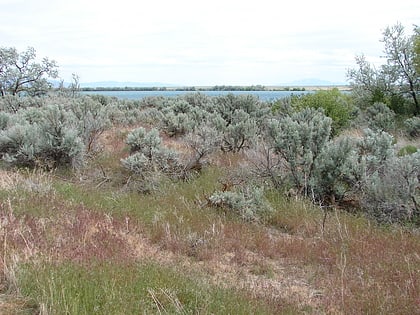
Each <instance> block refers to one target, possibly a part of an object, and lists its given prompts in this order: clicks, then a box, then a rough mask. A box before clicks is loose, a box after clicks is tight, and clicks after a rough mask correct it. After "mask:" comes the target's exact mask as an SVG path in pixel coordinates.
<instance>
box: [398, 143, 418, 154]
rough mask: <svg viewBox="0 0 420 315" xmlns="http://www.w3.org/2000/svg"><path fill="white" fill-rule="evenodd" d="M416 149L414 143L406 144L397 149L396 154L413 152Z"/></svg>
mask: <svg viewBox="0 0 420 315" xmlns="http://www.w3.org/2000/svg"><path fill="white" fill-rule="evenodd" d="M417 151H418V150H417V148H416V147H415V146H414V145H406V146H405V147H403V148H401V149H400V150H399V151H398V156H404V155H407V154H414V153H416V152H417Z"/></svg>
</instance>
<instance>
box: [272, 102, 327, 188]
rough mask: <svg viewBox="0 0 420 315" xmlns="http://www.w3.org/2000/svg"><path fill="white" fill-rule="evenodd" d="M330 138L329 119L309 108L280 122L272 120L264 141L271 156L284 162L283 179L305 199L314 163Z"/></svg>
mask: <svg viewBox="0 0 420 315" xmlns="http://www.w3.org/2000/svg"><path fill="white" fill-rule="evenodd" d="M330 134H331V118H329V117H326V116H325V115H324V114H323V112H322V110H316V109H312V108H306V109H304V110H302V111H301V112H297V113H294V114H292V115H291V116H286V117H283V118H280V119H279V120H277V119H273V120H271V122H270V123H269V125H268V130H267V132H266V138H267V141H268V143H269V144H270V146H271V147H272V148H273V150H274V153H275V154H277V155H278V156H280V158H281V159H282V160H283V164H284V169H283V172H284V174H283V175H282V176H285V177H286V178H287V179H288V181H289V182H290V183H291V185H292V186H293V187H294V188H296V189H297V190H298V191H299V192H301V193H304V194H305V195H307V194H308V193H309V192H310V183H311V181H312V177H313V173H314V168H315V165H316V164H315V161H316V160H317V159H318V157H319V155H320V154H321V152H322V150H323V149H324V146H325V145H326V143H327V141H328V140H329V137H330ZM280 181H282V180H280Z"/></svg>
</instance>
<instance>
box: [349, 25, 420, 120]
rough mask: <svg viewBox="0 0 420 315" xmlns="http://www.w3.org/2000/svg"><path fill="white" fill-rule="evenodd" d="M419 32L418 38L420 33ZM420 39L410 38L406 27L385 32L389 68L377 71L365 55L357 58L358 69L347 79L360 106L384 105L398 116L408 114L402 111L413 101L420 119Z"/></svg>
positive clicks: (385, 49)
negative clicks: (419, 62) (419, 50)
mask: <svg viewBox="0 0 420 315" xmlns="http://www.w3.org/2000/svg"><path fill="white" fill-rule="evenodd" d="M415 32H416V33H417V34H418V30H416V29H415ZM417 37H418V36H417ZM417 37H416V36H415V35H412V36H406V35H405V32H404V27H403V26H402V25H401V24H399V23H397V24H396V25H394V26H391V27H387V28H386V29H385V30H384V32H383V38H382V40H381V41H382V42H383V43H384V54H385V55H384V58H386V64H383V65H381V66H380V67H379V68H378V69H377V68H375V67H374V66H372V65H371V64H370V63H369V62H368V61H366V58H365V57H364V56H363V55H362V56H357V57H356V63H357V65H358V68H357V69H350V70H349V71H348V73H347V76H348V78H349V80H350V83H351V85H352V88H353V91H354V95H355V96H356V98H357V100H358V101H359V103H361V104H362V105H364V106H366V105H367V106H370V105H372V104H374V103H376V102H382V103H385V104H387V105H388V106H390V107H391V108H392V109H393V110H394V111H396V112H404V111H405V110H406V109H405V108H401V107H406V106H405V105H406V103H407V101H409V102H410V103H411V104H412V106H414V109H413V111H414V113H415V114H416V115H420V104H419V100H418V93H419V90H420V77H419V72H418V71H417V70H418V69H417V68H418V67H417V68H416V66H415V65H416V61H415V60H416V59H415V58H416V53H415V50H416V47H415V46H416V44H415V43H416V38H417Z"/></svg>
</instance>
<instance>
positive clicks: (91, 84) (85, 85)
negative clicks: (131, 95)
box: [80, 81, 176, 88]
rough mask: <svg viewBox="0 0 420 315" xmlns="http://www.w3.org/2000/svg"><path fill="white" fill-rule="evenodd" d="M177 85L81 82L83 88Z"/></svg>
mask: <svg viewBox="0 0 420 315" xmlns="http://www.w3.org/2000/svg"><path fill="white" fill-rule="evenodd" d="M173 86H176V85H174V84H170V83H162V82H119V81H100V82H84V83H80V87H82V88H96V87H105V88H112V87H116V88H125V87H130V88H133V87H173Z"/></svg>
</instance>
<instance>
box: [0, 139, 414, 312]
mask: <svg viewBox="0 0 420 315" xmlns="http://www.w3.org/2000/svg"><path fill="white" fill-rule="evenodd" d="M104 141H105V148H106V150H105V152H104V154H103V155H102V156H100V157H98V158H97V159H96V160H95V161H92V163H91V167H90V168H88V169H86V170H84V172H83V173H81V174H78V176H76V177H73V176H70V175H64V174H61V175H60V176H59V175H58V174H45V173H40V172H29V173H25V172H20V173H18V172H12V171H0V172H1V174H0V175H1V176H0V222H1V231H0V242H1V243H0V244H2V246H1V250H0V253H1V260H0V264H1V270H2V277H1V281H2V282H1V285H0V313H1V314H3V313H4V314H7V313H9V314H15V313H23V314H25V313H28V314H32V313H42V314H62V313H68V314H92V313H97V314H137V313H147V314H150V313H164V314H165V313H167V314H168V313H171V314H172V313H181V314H184V313H185V314H190V313H197V314H213V313H217V314H264V313H268V314H278V313H284V314H295V313H313V314H319V313H321V314H322V313H333V314H341V313H342V314H378V313H381V314H416V312H418V310H419V308H420V298H419V295H418V292H420V281H419V280H418V279H420V256H419V255H420V242H419V240H420V237H419V235H418V234H416V233H413V232H412V231H408V230H405V229H403V228H401V227H386V228H384V227H377V226H375V225H374V224H373V223H371V222H369V221H368V220H367V219H365V218H363V217H356V216H353V215H349V214H345V213H341V212H339V211H332V212H329V213H328V214H327V217H326V220H325V224H322V222H323V219H324V213H323V212H322V211H321V210H320V209H318V208H316V207H314V206H312V205H310V204H308V203H306V202H304V201H301V200H286V199H285V198H284V196H282V195H281V194H279V193H278V192H268V193H267V197H268V199H269V200H270V202H271V204H272V205H273V207H274V208H275V209H276V210H275V213H274V214H273V216H272V217H271V218H270V219H269V221H268V222H266V223H264V224H257V223H248V222H243V221H241V220H239V219H238V218H237V217H235V216H234V215H232V214H229V213H224V212H222V211H220V210H217V209H214V208H209V207H208V206H207V205H206V202H205V200H206V196H208V195H209V194H210V193H211V192H212V191H214V190H215V189H220V188H221V187H220V183H219V179H220V177H222V176H223V174H224V173H225V167H229V168H232V167H234V165H236V164H237V163H238V161H239V160H240V158H241V157H240V156H233V155H225V156H223V157H221V158H220V159H218V161H219V163H217V165H218V166H217V167H212V168H209V169H207V170H205V171H204V173H203V174H202V175H201V176H200V177H198V178H196V179H194V180H191V181H189V182H182V183H171V182H167V183H164V184H163V185H162V186H161V188H160V191H158V192H155V193H152V194H149V195H141V194H137V193H133V192H128V191H126V190H124V189H121V187H122V185H121V182H120V179H119V178H121V176H122V174H120V173H119V172H120V171H119V159H120V158H121V157H122V156H124V154H126V153H125V151H124V147H123V146H122V145H120V144H121V143H122V138H121V135H120V134H119V133H118V132H115V133H112V134H108V135H107V138H106V139H105V140H104ZM220 161H223V163H221V162H220ZM98 165H100V166H101V167H100V168H98Z"/></svg>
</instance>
